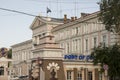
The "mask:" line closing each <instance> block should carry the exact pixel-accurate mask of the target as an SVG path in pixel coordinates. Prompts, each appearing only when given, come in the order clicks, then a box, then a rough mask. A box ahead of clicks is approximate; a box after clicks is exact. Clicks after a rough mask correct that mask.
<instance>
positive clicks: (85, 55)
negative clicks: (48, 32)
mask: <svg viewBox="0 0 120 80" xmlns="http://www.w3.org/2000/svg"><path fill="white" fill-rule="evenodd" d="M98 13H99V12H95V13H92V14H81V17H80V18H79V19H76V18H74V17H72V19H71V22H66V23H65V24H62V25H58V26H56V27H55V28H53V30H52V33H53V34H54V36H55V42H56V43H59V44H60V48H63V49H64V50H63V54H62V55H63V58H64V61H63V63H64V70H65V76H66V80H104V79H105V77H106V76H105V75H104V74H101V73H100V72H99V71H100V67H99V66H94V65H93V63H91V60H92V58H91V57H90V54H91V52H92V49H93V48H94V47H96V46H98V45H100V44H105V45H106V46H109V45H112V44H114V42H115V41H116V39H115V35H114V34H113V33H110V32H108V31H106V30H105V26H104V25H103V24H102V22H100V21H99V20H98Z"/></svg>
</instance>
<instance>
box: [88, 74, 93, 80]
mask: <svg viewBox="0 0 120 80" xmlns="http://www.w3.org/2000/svg"><path fill="white" fill-rule="evenodd" d="M88 80H93V79H92V72H88Z"/></svg>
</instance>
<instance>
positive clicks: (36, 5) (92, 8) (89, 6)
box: [0, 0, 99, 48]
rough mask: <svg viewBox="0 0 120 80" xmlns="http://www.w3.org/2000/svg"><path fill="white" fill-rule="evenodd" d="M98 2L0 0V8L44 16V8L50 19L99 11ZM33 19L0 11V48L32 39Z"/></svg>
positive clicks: (75, 0) (80, 0) (81, 0)
mask: <svg viewBox="0 0 120 80" xmlns="http://www.w3.org/2000/svg"><path fill="white" fill-rule="evenodd" d="M97 2H99V0H0V8H6V9H11V10H17V11H21V12H25V13H29V14H33V15H38V14H40V15H41V16H46V7H48V8H50V9H51V11H52V12H51V13H49V14H48V16H50V17H56V18H63V16H64V14H67V15H68V17H71V16H77V17H80V13H81V12H85V13H92V12H96V11H99V5H97ZM33 20H34V17H32V16H28V15H24V14H19V13H14V12H10V11H4V10H0V47H7V48H10V46H12V45H14V44H17V43H21V42H23V41H26V40H29V39H31V38H32V31H31V30H30V28H29V27H30V25H31V23H32V21H33Z"/></svg>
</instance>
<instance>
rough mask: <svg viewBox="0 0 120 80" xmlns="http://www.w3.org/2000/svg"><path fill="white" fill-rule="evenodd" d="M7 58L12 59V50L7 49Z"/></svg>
mask: <svg viewBox="0 0 120 80" xmlns="http://www.w3.org/2000/svg"><path fill="white" fill-rule="evenodd" d="M7 57H8V58H12V49H9V51H8V54H7Z"/></svg>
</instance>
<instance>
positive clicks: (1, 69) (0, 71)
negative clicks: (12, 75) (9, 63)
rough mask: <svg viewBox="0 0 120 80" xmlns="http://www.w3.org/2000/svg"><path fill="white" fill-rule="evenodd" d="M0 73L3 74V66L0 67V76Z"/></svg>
mask: <svg viewBox="0 0 120 80" xmlns="http://www.w3.org/2000/svg"><path fill="white" fill-rule="evenodd" d="M1 75H4V67H3V66H1V67H0V76H1Z"/></svg>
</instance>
